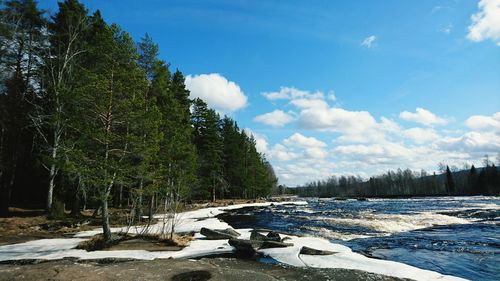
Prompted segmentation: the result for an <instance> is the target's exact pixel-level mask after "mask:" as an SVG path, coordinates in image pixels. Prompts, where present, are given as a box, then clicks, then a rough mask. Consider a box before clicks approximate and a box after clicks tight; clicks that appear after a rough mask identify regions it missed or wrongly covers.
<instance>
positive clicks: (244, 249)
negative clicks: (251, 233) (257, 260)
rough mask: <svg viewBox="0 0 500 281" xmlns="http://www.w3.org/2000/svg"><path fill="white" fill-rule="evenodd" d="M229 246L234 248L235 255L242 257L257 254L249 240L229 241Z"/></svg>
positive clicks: (235, 239) (233, 239) (232, 239)
mask: <svg viewBox="0 0 500 281" xmlns="http://www.w3.org/2000/svg"><path fill="white" fill-rule="evenodd" d="M229 245H231V246H233V247H234V248H236V253H237V254H239V255H243V256H253V255H255V254H256V253H257V251H256V250H255V248H254V245H252V243H251V241H250V240H243V239H237V238H231V239H229Z"/></svg>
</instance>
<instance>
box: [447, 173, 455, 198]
mask: <svg viewBox="0 0 500 281" xmlns="http://www.w3.org/2000/svg"><path fill="white" fill-rule="evenodd" d="M446 191H447V192H448V194H453V193H454V192H455V181H454V180H453V174H452V173H451V170H450V167H448V166H446Z"/></svg>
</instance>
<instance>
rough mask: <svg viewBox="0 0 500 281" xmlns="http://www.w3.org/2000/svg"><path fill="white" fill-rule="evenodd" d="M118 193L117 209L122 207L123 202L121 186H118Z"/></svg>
mask: <svg viewBox="0 0 500 281" xmlns="http://www.w3.org/2000/svg"><path fill="white" fill-rule="evenodd" d="M119 192H120V193H119V194H118V207H120V208H121V207H122V202H123V184H120V191H119Z"/></svg>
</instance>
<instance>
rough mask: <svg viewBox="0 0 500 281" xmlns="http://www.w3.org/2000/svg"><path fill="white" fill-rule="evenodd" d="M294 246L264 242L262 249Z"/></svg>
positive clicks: (291, 244)
mask: <svg viewBox="0 0 500 281" xmlns="http://www.w3.org/2000/svg"><path fill="white" fill-rule="evenodd" d="M290 246H293V243H283V242H277V241H264V242H263V243H262V246H260V249H269V248H286V247H290Z"/></svg>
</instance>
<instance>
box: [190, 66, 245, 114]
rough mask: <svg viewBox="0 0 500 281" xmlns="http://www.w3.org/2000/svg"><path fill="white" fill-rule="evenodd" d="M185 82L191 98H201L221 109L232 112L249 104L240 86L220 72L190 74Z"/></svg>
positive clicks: (213, 106)
mask: <svg viewBox="0 0 500 281" xmlns="http://www.w3.org/2000/svg"><path fill="white" fill-rule="evenodd" d="M185 83H186V88H187V89H188V90H189V91H190V92H191V94H190V97H191V98H201V99H203V100H204V101H205V102H207V104H208V105H209V106H210V107H212V108H214V109H217V110H219V111H223V112H226V111H227V112H232V111H236V110H239V109H241V108H243V107H245V106H246V105H247V96H245V94H244V93H243V91H242V90H241V89H240V87H239V86H238V85H237V84H236V83H235V82H232V81H228V80H227V79H226V78H225V77H224V76H222V75H220V74H218V73H211V74H200V75H188V76H187V77H186V82H185Z"/></svg>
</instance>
